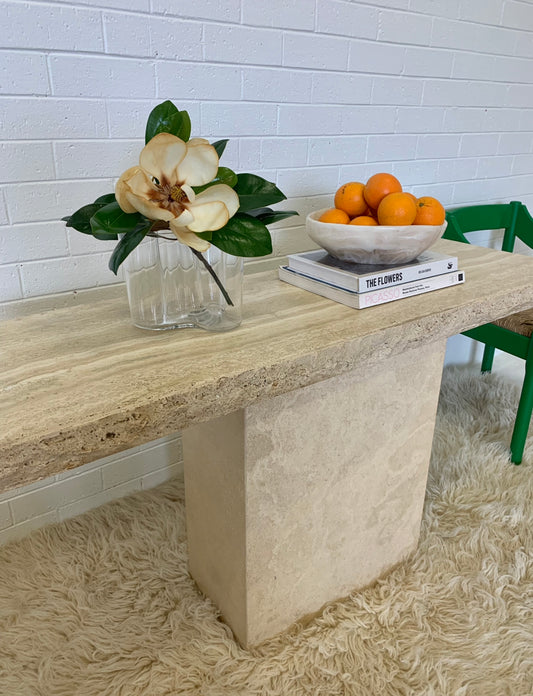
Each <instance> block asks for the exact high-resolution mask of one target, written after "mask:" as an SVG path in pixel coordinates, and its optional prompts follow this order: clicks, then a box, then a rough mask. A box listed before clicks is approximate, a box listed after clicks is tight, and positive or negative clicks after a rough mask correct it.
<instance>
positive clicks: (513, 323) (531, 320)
mask: <svg viewBox="0 0 533 696" xmlns="http://www.w3.org/2000/svg"><path fill="white" fill-rule="evenodd" d="M492 323H493V324H496V326H501V327H502V328H503V329H509V331H514V332H515V333H517V334H520V335H521V336H526V337H527V338H529V337H530V336H531V334H533V308H532V309H525V310H524V311H523V312H516V313H515V314H509V316H507V317H503V318H502V319H497V320H496V321H493V322H492Z"/></svg>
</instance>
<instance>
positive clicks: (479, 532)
mask: <svg viewBox="0 0 533 696" xmlns="http://www.w3.org/2000/svg"><path fill="white" fill-rule="evenodd" d="M517 403H518V389H517V388H516V387H514V386H512V385H510V384H509V383H507V382H505V381H503V380H501V379H499V378H498V377H497V376H495V375H484V376H480V375H479V374H478V373H473V372H472V371H470V370H464V369H459V368H454V369H447V370H445V373H444V378H443V383H442V390H441V398H440V403H439V413H438V422H437V427H436V432H435V438H434V446H433V455H432V463H431V469H430V475H429V480H428V488H427V496H426V503H425V510H424V518H423V523H422V532H421V539H420V544H419V547H418V550H417V551H416V552H415V553H414V554H413V556H412V557H411V558H409V559H408V560H406V561H405V562H404V563H402V564H401V565H400V566H398V567H397V568H395V569H394V571H393V572H391V573H390V574H388V575H387V576H386V577H384V578H382V579H380V580H379V581H378V582H377V583H375V584H374V585H373V586H372V587H369V588H367V589H365V590H363V591H358V592H353V593H352V594H351V595H350V596H349V597H348V598H346V599H345V600H343V601H340V602H336V603H333V604H331V605H329V606H328V607H326V609H325V610H324V611H323V613H322V614H321V615H320V616H319V617H318V618H316V619H314V620H313V621H311V622H310V623H308V624H307V625H305V626H293V627H292V628H291V629H290V630H289V631H288V632H286V633H284V634H282V635H280V636H278V637H276V638H274V639H272V640H270V641H268V642H267V643H265V644H263V645H262V646H261V647H260V648H259V649H256V650H253V651H246V650H243V649H242V648H240V647H239V646H238V645H237V644H236V643H235V641H234V640H233V637H232V634H231V632H230V631H229V629H228V628H227V627H226V626H225V625H224V624H223V623H222V622H221V621H220V620H219V619H218V616H217V611H216V608H215V607H214V606H213V605H212V603H211V602H210V601H209V600H208V599H205V598H204V597H202V596H201V595H200V594H199V593H198V591H197V589H196V587H195V585H194V583H193V582H192V580H191V579H190V577H189V575H188V572H187V550H186V536H185V522H184V504H183V483H182V481H180V480H176V481H173V482H171V483H169V484H165V485H164V486H161V487H159V488H157V489H154V490H152V491H147V492H142V493H139V494H136V495H133V496H130V497H128V498H124V499H122V500H119V501H116V502H113V503H110V504H108V505H105V506H103V507H101V508H98V509H97V510H93V511H91V512H89V513H86V514H84V515H82V516H80V517H78V518H75V519H73V520H69V521H66V522H62V523H59V524H56V525H53V526H50V527H47V528H45V529H43V530H40V531H38V532H35V533H33V534H32V535H31V536H29V537H27V538H26V539H24V540H21V541H18V542H14V543H11V544H9V545H7V546H5V547H4V548H2V549H0V694H1V695H2V696H174V695H177V694H180V695H182V694H183V695H185V696H193V695H195V696H230V695H231V696H255V695H257V696H269V695H276V696H278V695H279V696H300V695H302V696H303V695H304V694H305V695H309V694H311V695H313V696H318V695H322V694H324V696H326V695H327V696H337V695H339V696H399V695H402V696H411V695H415V696H419V695H423V696H505V695H507V694H508V695H509V696H531V695H532V694H533V538H532V535H533V523H532V518H533V506H532V502H533V495H532V494H533V479H532V473H533V471H532V468H533V467H532V463H533V438H530V439H529V440H528V443H527V446H526V450H525V456H524V461H523V464H522V465H521V466H514V465H512V464H511V463H510V462H509V459H508V454H507V445H508V442H509V439H510V431H511V428H512V425H513V422H514V417H515V413H516V406H517ZM354 543H357V540H354Z"/></svg>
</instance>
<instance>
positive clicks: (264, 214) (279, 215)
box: [246, 208, 299, 225]
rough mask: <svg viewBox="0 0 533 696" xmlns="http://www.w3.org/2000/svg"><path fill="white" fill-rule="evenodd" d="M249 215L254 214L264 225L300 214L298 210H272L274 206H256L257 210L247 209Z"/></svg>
mask: <svg viewBox="0 0 533 696" xmlns="http://www.w3.org/2000/svg"><path fill="white" fill-rule="evenodd" d="M246 214H247V215H252V216H253V217H254V218H256V219H257V220H261V222H262V223H263V225H271V224H272V223H273V222H279V221H280V220H285V219H286V218H289V217H292V216H293V215H299V213H298V212H297V211H296V210H272V208H256V209H255V210H247V211H246Z"/></svg>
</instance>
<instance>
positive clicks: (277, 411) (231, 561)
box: [183, 340, 445, 647]
mask: <svg viewBox="0 0 533 696" xmlns="http://www.w3.org/2000/svg"><path fill="white" fill-rule="evenodd" d="M444 352H445V341H444V340H441V341H439V342H437V343H433V344H430V345H424V346H422V347H420V348H416V349H414V350H411V351H407V352H405V353H400V354H399V355H397V356H391V357H389V358H387V359H385V360H383V361H382V362H381V363H380V364H379V365H375V366H374V367H372V368H368V367H367V366H360V367H358V368H355V369H354V370H351V371H350V372H348V373H346V374H344V375H339V376H337V377H332V378H330V379H327V380H325V381H323V382H320V383H319V384H312V385H310V386H307V387H303V388H302V389H298V390H295V391H292V392H289V393H288V394H283V395H281V396H275V397H273V398H271V399H267V400H264V401H261V402H258V403H256V404H252V405H251V406H249V407H247V408H246V409H243V410H240V411H237V412H235V413H232V414H229V415H228V416H222V417H220V418H216V419H214V420H212V421H209V422H208V423H202V424H198V425H195V426H193V427H191V428H189V429H187V430H185V431H184V433H183V446H184V456H185V492H186V501H187V505H186V511H187V538H188V552H189V568H190V572H191V575H192V576H193V578H195V580H196V582H197V584H198V586H199V587H200V588H201V589H202V590H203V591H204V592H205V593H206V594H207V595H208V596H209V597H210V598H211V599H212V600H213V601H214V602H215V603H216V604H217V606H218V607H219V609H220V611H221V613H222V616H223V618H224V619H225V621H226V622H227V623H228V624H229V625H230V626H231V628H232V629H233V631H234V633H235V635H236V637H237V638H238V640H239V641H240V643H241V644H242V645H244V646H246V647H250V646H253V645H256V644H258V643H261V642H262V641H264V640H266V639H267V638H270V637H271V636H273V635H275V634H276V633H279V632H281V631H283V630H284V629H286V628H287V627H288V626H290V625H291V624H292V623H294V622H295V621H297V620H298V619H300V618H301V617H302V616H305V615H308V614H312V613H315V612H317V611H318V610H319V609H320V608H321V607H322V606H323V605H324V604H325V603H327V602H328V601H331V600H333V599H337V598H340V597H343V596H345V595H347V594H349V592H350V591H352V590H354V589H358V588H361V587H364V586H365V585H368V584H369V583H371V582H372V581H374V580H375V579H376V578H377V577H379V576H380V575H382V574H383V573H385V572H386V571H387V570H389V569H390V568H391V567H393V566H394V565H396V564H397V563H399V562H400V561H401V560H403V559H404V558H405V557H406V556H408V555H409V553H411V552H412V551H413V550H414V549H415V548H416V545H417V543H418V536H419V532H420V521H421V518H422V507H423V503H424V495H425V489H426V479H427V470H428V466H429V459H430V455H431V444H432V439H433V429H434V425H435V415H436V411H437V399H438V394H439V386H440V380H441V375H442V364H443V360H444Z"/></svg>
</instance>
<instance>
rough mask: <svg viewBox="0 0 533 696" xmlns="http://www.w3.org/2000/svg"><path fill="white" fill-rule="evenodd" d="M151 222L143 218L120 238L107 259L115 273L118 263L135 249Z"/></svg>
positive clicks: (110, 268) (148, 229) (146, 232)
mask: <svg viewBox="0 0 533 696" xmlns="http://www.w3.org/2000/svg"><path fill="white" fill-rule="evenodd" d="M151 225H152V222H151V221H150V220H147V219H146V218H144V220H143V221H142V222H140V223H139V224H138V225H137V226H136V227H134V228H133V229H132V230H130V231H129V232H126V234H125V235H124V236H123V237H122V238H121V239H120V242H119V243H118V244H117V246H116V247H115V248H114V249H113V253H112V254H111V258H110V259H109V270H111V271H113V273H114V274H115V275H116V274H117V272H118V269H119V266H120V264H121V263H122V262H123V261H124V259H125V258H126V257H127V256H128V255H129V254H130V253H131V252H132V251H133V250H134V249H135V247H136V246H139V244H140V243H141V242H142V240H143V239H144V238H145V237H146V235H147V234H148V232H149V231H150V227H151Z"/></svg>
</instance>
